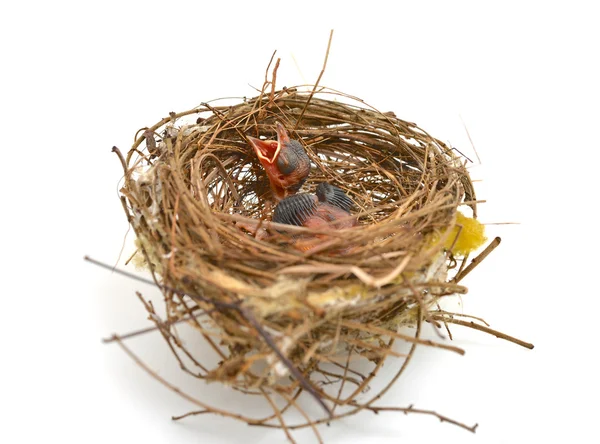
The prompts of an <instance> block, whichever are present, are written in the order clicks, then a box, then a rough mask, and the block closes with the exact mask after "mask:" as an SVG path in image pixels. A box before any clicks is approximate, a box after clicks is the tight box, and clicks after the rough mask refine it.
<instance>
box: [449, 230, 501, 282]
mask: <svg viewBox="0 0 600 444" xmlns="http://www.w3.org/2000/svg"><path fill="white" fill-rule="evenodd" d="M501 240H502V239H500V238H499V237H495V238H494V240H493V241H491V242H490V243H489V245H488V246H487V247H485V250H483V251H482V252H481V253H480V254H479V255H478V256H477V257H476V258H475V259H473V260H472V261H471V263H470V264H469V265H467V266H466V267H465V269H464V270H462V272H460V273H459V274H457V275H456V276H455V277H454V279H452V282H454V283H456V284H458V283H459V282H460V281H462V280H463V279H464V277H465V276H466V275H468V274H469V273H470V272H471V271H473V269H474V268H475V267H476V266H477V265H479V264H480V263H481V262H482V261H483V260H484V259H485V258H486V257H488V255H489V254H490V253H491V252H492V251H494V250H495V249H496V247H497V246H498V245H500V242H501Z"/></svg>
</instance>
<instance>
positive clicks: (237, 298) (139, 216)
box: [121, 88, 476, 428]
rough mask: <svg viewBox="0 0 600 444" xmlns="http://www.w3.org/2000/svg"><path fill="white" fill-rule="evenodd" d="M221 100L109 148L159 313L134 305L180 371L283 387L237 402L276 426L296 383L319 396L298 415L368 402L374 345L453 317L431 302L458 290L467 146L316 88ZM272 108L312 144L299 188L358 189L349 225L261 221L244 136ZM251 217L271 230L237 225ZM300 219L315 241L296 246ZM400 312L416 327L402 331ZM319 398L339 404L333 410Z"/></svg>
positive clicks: (265, 189) (262, 186) (254, 131)
mask: <svg viewBox="0 0 600 444" xmlns="http://www.w3.org/2000/svg"><path fill="white" fill-rule="evenodd" d="M225 102H226V101H224V102H219V101H216V102H212V103H210V104H209V103H204V104H202V105H200V106H198V107H196V108H194V109H191V110H189V111H185V112H182V113H178V114H175V113H172V114H171V115H170V116H169V117H167V118H165V119H163V120H161V121H160V122H158V123H157V124H155V125H154V126H152V127H149V128H144V130H143V131H140V132H139V133H138V135H137V136H136V140H135V143H134V145H133V147H132V148H131V150H130V151H129V152H128V153H127V155H126V156H121V160H122V163H123V167H124V171H125V176H124V184H123V187H122V189H121V193H122V199H121V200H122V203H123V207H124V209H125V212H126V214H127V217H128V220H129V222H130V223H131V225H132V227H133V229H134V230H135V233H136V236H137V246H138V250H139V253H140V255H141V257H142V260H143V263H144V265H145V266H146V267H148V268H149V269H150V271H151V272H152V273H153V275H154V278H155V280H156V282H157V283H159V284H160V285H162V290H163V294H164V300H165V304H166V313H167V316H166V319H162V320H161V319H159V318H158V317H157V316H156V314H155V313H154V308H153V307H152V306H151V305H149V304H146V308H148V310H149V311H151V312H152V313H153V315H154V316H153V318H152V319H153V320H154V322H155V323H156V324H157V326H158V328H159V329H160V330H161V332H162V334H163V336H164V337H165V339H166V340H167V341H168V342H169V345H170V347H171V350H172V351H173V353H174V355H175V357H176V358H177V359H178V360H179V362H180V364H181V365H182V368H184V370H186V371H187V372H188V373H190V374H192V375H194V376H195V377H198V378H200V379H205V380H209V381H213V380H216V381H220V382H223V383H226V384H228V385H230V386H233V387H234V388H236V389H239V390H242V391H245V392H250V393H258V394H261V395H263V396H265V397H266V398H267V400H268V401H269V403H270V404H271V405H275V404H277V403H276V402H274V401H273V400H272V399H271V398H272V397H273V396H274V394H275V395H277V396H278V397H280V398H281V401H282V403H283V405H281V406H278V407H274V408H275V411H276V414H274V415H273V416H272V417H270V418H262V419H260V418H259V419H257V418H249V417H246V416H240V414H238V413H236V414H231V416H232V417H234V418H237V419H243V420H246V421H248V422H249V423H253V424H261V425H268V424H270V421H275V424H276V426H281V427H284V428H287V426H285V423H284V422H283V419H282V415H281V414H280V413H281V412H285V411H286V410H287V409H288V407H290V405H294V402H295V401H294V400H295V399H296V398H297V396H298V395H299V394H300V393H301V392H303V391H308V392H310V394H312V395H313V396H315V397H317V398H318V399H319V400H320V402H321V404H322V405H326V406H329V407H326V410H328V415H326V416H325V417H324V418H321V419H316V420H312V419H308V417H305V419H306V422H305V423H304V424H299V425H297V426H298V427H301V426H312V425H314V424H316V423H319V422H323V421H330V420H331V419H332V418H337V417H342V416H347V415H348V414H352V413H355V412H357V411H360V410H361V409H371V410H373V409H374V408H375V407H373V402H374V400H375V399H378V397H379V396H380V395H381V393H379V394H375V395H373V397H371V398H370V399H367V400H364V401H360V400H359V398H360V397H359V395H360V394H361V393H362V392H363V391H364V389H365V388H366V387H368V385H369V383H370V381H371V380H372V378H373V377H374V376H375V375H376V374H377V371H378V370H379V369H380V368H381V365H382V364H383V360H384V359H385V358H386V357H388V356H397V355H398V354H397V352H394V350H393V347H392V346H393V344H394V342H395V341H397V340H402V341H406V342H407V343H408V344H409V345H410V346H411V348H410V351H409V354H408V357H410V356H411V354H412V351H413V350H414V346H415V345H416V344H419V343H421V344H427V345H432V343H431V341H426V340H424V339H421V338H420V337H419V335H420V330H421V329H420V326H421V322H422V321H423V320H425V321H431V322H433V323H438V324H439V323H440V322H444V321H446V320H450V319H451V316H450V315H449V314H448V313H445V312H443V311H441V310H440V309H439V306H438V305H437V302H438V301H439V299H440V298H441V297H444V296H446V295H450V294H457V293H459V294H460V293H465V292H466V288H465V287H464V286H462V285H459V284H458V283H457V280H456V279H451V278H450V277H449V275H451V274H453V273H452V270H453V269H455V272H454V274H455V273H456V270H458V269H459V268H461V260H460V259H456V258H454V257H453V255H452V252H451V249H449V248H448V245H449V244H451V242H452V238H453V237H456V234H455V233H456V231H455V230H453V228H454V227H455V225H456V224H457V209H458V207H459V206H465V207H470V209H471V211H472V215H473V216H474V217H476V199H475V193H474V190H473V186H472V182H471V180H470V178H469V174H468V172H467V169H466V168H465V162H464V158H461V157H460V156H458V155H457V153H456V152H455V151H453V150H452V149H451V148H450V147H448V146H446V145H445V144H444V143H442V142H441V141H439V140H437V139H435V138H433V137H431V136H430V135H429V134H427V133H426V132H425V131H423V130H422V129H420V128H418V127H417V126H416V125H415V124H413V123H410V122H406V121H403V120H401V119H398V118H397V117H396V116H395V115H394V114H393V113H391V112H386V113H383V112H380V111H378V110H376V109H373V108H371V107H369V106H367V105H366V104H365V103H364V102H362V101H360V100H358V99H356V98H354V97H352V96H349V95H346V94H343V93H340V92H337V91H334V90H330V89H326V88H319V89H318V90H317V92H316V94H314V95H313V93H311V92H305V91H302V90H300V88H284V89H283V90H279V91H271V93H265V92H264V91H263V92H262V93H261V94H259V95H258V96H257V97H254V98H251V99H245V98H244V99H240V100H239V101H237V102H234V103H233V104H231V103H225ZM230 102H231V101H230ZM277 121H279V122H281V123H282V124H283V125H284V126H285V127H286V128H287V130H288V132H289V134H290V137H291V138H293V139H296V140H298V141H300V142H301V143H302V145H303V146H304V147H305V149H306V151H307V153H308V155H309V157H310V159H311V163H312V169H311V173H310V176H309V178H308V180H307V182H306V183H305V184H304V186H303V188H302V191H306V192H314V190H315V187H316V186H317V185H318V184H319V183H321V182H323V181H327V182H329V183H331V184H334V185H336V186H338V187H340V188H342V189H343V190H344V191H345V192H346V194H347V195H348V196H350V197H351V198H352V200H353V201H354V203H355V209H354V211H353V213H354V214H355V215H356V216H357V218H358V221H359V223H358V225H357V226H356V227H353V228H349V229H344V230H329V231H326V232H325V231H323V230H321V231H319V230H310V229H308V228H303V227H281V226H277V225H276V224H271V223H270V220H271V216H272V213H273V208H274V201H273V199H272V196H271V192H270V188H269V182H268V179H267V176H266V174H265V172H264V170H263V168H262V166H261V165H260V163H259V161H258V159H257V158H256V156H255V154H254V152H253V151H252V148H251V147H250V145H249V143H248V140H247V138H246V137H247V136H253V137H260V136H264V137H266V138H269V139H271V138H275V123H276V122H277ZM244 224H245V225H244ZM248 224H250V225H251V224H254V225H255V226H256V227H257V228H260V229H263V230H266V231H267V232H268V233H269V235H270V236H269V238H268V239H266V240H264V239H263V240H261V239H257V237H256V236H255V233H253V232H252V230H248V229H243V228H241V226H248ZM299 235H302V236H318V235H320V236H321V238H320V239H321V240H322V242H320V243H319V245H318V246H317V247H316V248H312V249H310V250H308V251H300V250H297V249H295V248H294V242H295V239H297V237H298V236H299ZM348 246H352V248H349V249H348V248H347V247H348ZM462 265H464V262H462ZM181 322H186V323H188V324H190V325H191V326H192V327H193V328H194V329H195V330H197V332H198V334H200V335H202V337H204V338H205V340H206V341H208V343H209V344H210V346H211V347H212V348H213V349H214V352H215V356H216V357H217V361H218V362H216V363H215V364H214V365H212V366H211V365H209V364H207V363H206V362H204V361H203V357H201V356H197V355H196V354H195V353H194V350H192V349H191V348H190V347H188V346H186V344H185V343H184V341H181V340H180V339H179V338H178V336H177V331H176V328H175V325H176V324H177V323H181ZM402 326H413V327H416V328H415V329H414V330H412V332H413V333H412V334H407V333H403V332H402V331H399V328H400V327H402ZM436 346H440V347H442V348H449V349H454V347H452V346H450V345H445V344H437V345H436ZM402 359H403V360H404V361H403V364H402V365H399V366H398V367H399V370H398V373H397V375H396V377H394V378H393V379H394V380H395V379H397V377H398V376H399V375H400V373H401V372H402V370H403V369H404V367H405V365H406V363H407V362H408V358H407V357H403V358H402ZM360 360H363V361H366V362H367V363H368V364H369V365H370V366H371V367H370V368H369V367H365V365H364V364H357V362H358V361H360ZM355 365H356V367H353V366H355ZM361 365H362V367H361ZM365 368H368V370H365ZM365 371H366V373H365ZM358 373H360V374H361V377H360V378H357V377H356V374H358ZM332 382H335V383H337V384H338V388H336V389H333V387H334V384H332ZM339 385H341V386H342V387H343V389H341V388H339ZM388 388H389V385H388V386H386V387H385V388H384V389H383V391H385V390H387V389H388ZM332 405H338V406H342V407H344V408H346V410H339V411H336V413H335V414H332V413H331V411H332V409H331V408H330V407H331V406H332ZM202 406H203V409H206V410H207V411H211V409H210V408H209V407H207V406H206V404H202ZM338 412H339V413H338ZM219 413H220V414H222V413H223V412H219ZM225 414H226V415H229V413H227V412H225Z"/></svg>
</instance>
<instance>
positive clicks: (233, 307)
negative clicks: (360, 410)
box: [84, 256, 333, 418]
mask: <svg viewBox="0 0 600 444" xmlns="http://www.w3.org/2000/svg"><path fill="white" fill-rule="evenodd" d="M84 259H85V260H86V261H88V262H91V263H93V264H95V265H98V266H99V267H102V268H106V269H108V270H112V271H113V272H115V273H118V274H121V275H124V276H127V277H129V278H131V279H135V280H137V281H139V282H144V283H146V284H150V285H158V287H159V288H161V289H163V290H167V291H173V292H175V293H185V292H182V291H179V290H176V289H174V288H172V287H169V286H167V285H163V284H155V283H154V282H152V281H150V280H149V279H145V278H142V277H140V276H136V275H135V274H132V273H129V272H127V271H124V270H120V269H118V268H112V267H111V266H110V265H107V264H104V263H102V262H100V261H97V260H95V259H92V258H90V257H89V256H85V257H84ZM187 295H188V296H190V297H191V298H197V299H199V300H201V301H203V302H207V303H209V304H212V305H214V306H219V307H221V308H227V309H231V310H235V311H237V312H238V313H240V314H241V315H242V317H244V318H245V319H246V321H248V323H249V324H250V325H251V326H252V327H253V328H254V329H255V330H256V332H257V333H258V334H259V335H260V336H261V337H262V338H263V339H264V341H265V343H266V344H267V345H268V346H269V348H270V349H271V350H272V351H273V353H275V355H276V356H277V357H278V358H279V359H280V360H281V362H282V363H283V365H285V367H287V369H288V370H289V371H290V373H291V374H292V375H293V376H294V378H296V380H297V381H298V382H299V383H300V385H301V386H302V388H303V389H304V390H306V391H307V392H308V393H309V394H310V395H311V396H312V397H313V398H315V400H316V401H317V402H318V403H319V405H320V406H321V407H322V408H323V410H325V412H327V415H328V416H329V417H330V418H332V417H333V413H332V412H331V409H330V408H329V407H328V406H327V404H325V402H324V401H323V399H321V397H320V396H319V394H318V393H317V392H316V391H315V389H314V387H313V386H312V385H311V384H310V383H309V382H308V381H307V380H306V378H305V377H304V376H303V375H302V373H301V372H300V370H298V369H297V368H296V366H295V365H294V364H293V363H292V362H291V361H290V360H289V359H288V358H287V357H286V356H284V355H283V353H281V350H279V348H278V347H277V345H276V344H275V341H274V340H273V338H272V337H271V335H270V334H269V333H267V332H266V331H265V330H264V328H262V327H261V325H260V324H259V322H258V321H257V320H256V318H255V317H254V315H252V314H251V313H250V312H249V311H248V310H247V309H244V308H242V307H241V306H239V305H238V304H235V303H233V304H232V303H227V302H221V301H215V300H211V299H208V298H206V297H203V296H200V295H195V294H194V295H191V294H187Z"/></svg>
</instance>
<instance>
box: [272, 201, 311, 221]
mask: <svg viewBox="0 0 600 444" xmlns="http://www.w3.org/2000/svg"><path fill="white" fill-rule="evenodd" d="M316 210H317V203H316V202H315V198H314V196H312V195H310V194H305V193H303V194H296V195H294V196H290V197H286V198H285V199H283V200H282V201H281V202H279V203H278V204H277V206H276V207H275V212H274V213H273V222H277V223H280V224H287V225H296V226H299V227H300V226H302V225H303V224H304V222H305V221H306V219H308V218H309V217H311V216H312V215H314V214H315V212H316Z"/></svg>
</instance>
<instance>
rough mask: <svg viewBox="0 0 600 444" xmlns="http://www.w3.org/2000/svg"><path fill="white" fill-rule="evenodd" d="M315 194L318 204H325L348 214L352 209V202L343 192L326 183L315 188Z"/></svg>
mask: <svg viewBox="0 0 600 444" xmlns="http://www.w3.org/2000/svg"><path fill="white" fill-rule="evenodd" d="M316 194H317V197H318V198H319V201H320V202H326V203H328V204H330V205H334V206H336V207H338V208H340V209H342V210H344V211H348V212H349V211H350V210H351V209H352V207H354V202H353V201H352V199H350V198H349V197H348V196H347V195H346V193H344V190H342V189H341V188H338V187H336V186H335V185H331V184H329V183H327V182H322V183H320V184H319V186H317V190H316Z"/></svg>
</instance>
